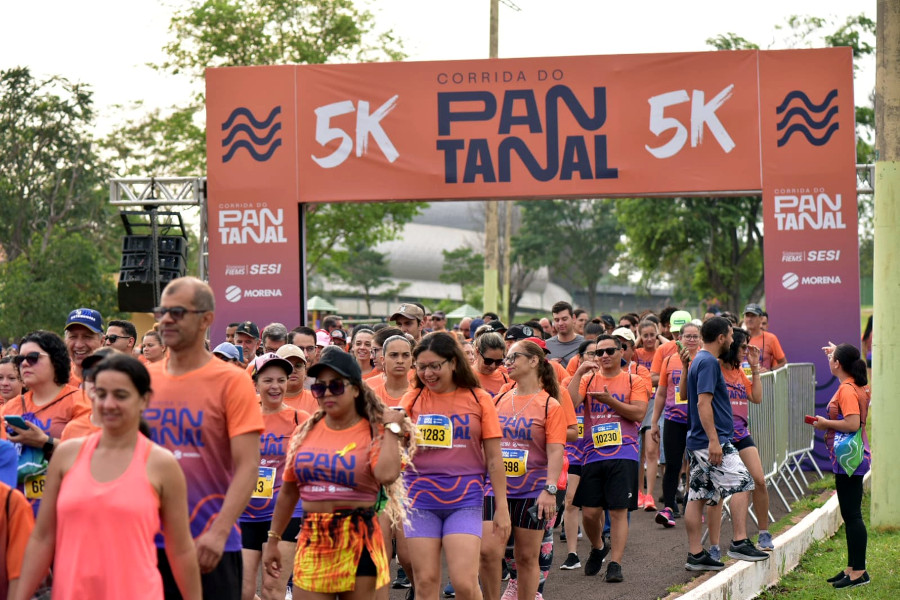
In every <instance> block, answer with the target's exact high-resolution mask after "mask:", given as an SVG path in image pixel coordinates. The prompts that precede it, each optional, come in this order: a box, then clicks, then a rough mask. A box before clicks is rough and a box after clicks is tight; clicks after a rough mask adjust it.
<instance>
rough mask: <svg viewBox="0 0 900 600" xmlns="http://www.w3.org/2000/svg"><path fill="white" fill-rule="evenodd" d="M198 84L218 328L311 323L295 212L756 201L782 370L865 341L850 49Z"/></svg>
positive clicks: (250, 75) (215, 72) (306, 71)
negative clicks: (420, 203)
mask: <svg viewBox="0 0 900 600" xmlns="http://www.w3.org/2000/svg"><path fill="white" fill-rule="evenodd" d="M206 80H207V94H206V98H207V148H208V179H209V184H208V198H209V232H210V235H209V279H210V283H211V284H212V286H213V289H214V290H215V292H216V296H217V303H218V306H217V322H216V324H215V325H214V331H216V332H219V331H223V330H224V325H225V324H226V323H228V322H232V321H242V320H246V319H247V318H252V317H253V316H256V315H259V316H262V315H265V318H266V319H268V320H272V321H281V322H284V323H286V324H295V323H298V322H300V321H301V319H303V318H304V316H303V314H302V313H303V310H302V306H303V301H302V299H303V298H304V297H305V282H304V279H303V273H302V268H301V263H302V248H301V246H302V244H301V223H300V219H301V214H302V211H300V210H299V208H298V207H299V205H300V204H304V203H317V202H367V201H384V200H423V199H424V200H432V199H484V198H496V199H503V198H516V199H521V198H565V197H570V198H586V197H598V196H603V197H610V196H637V197H640V196H678V195H703V194H715V195H719V196H721V195H729V194H731V195H745V194H761V195H762V196H763V206H764V209H763V210H764V227H765V248H764V257H765V258H764V260H765V272H766V304H767V309H768V310H769V312H770V313H771V314H772V316H771V319H770V322H771V324H772V326H773V328H774V329H775V330H777V331H779V333H780V336H779V337H781V340H782V345H783V347H784V349H785V352H786V353H787V355H788V357H789V359H790V360H791V361H792V362H814V363H816V366H817V368H818V370H819V372H820V373H823V372H824V373H828V371H827V368H826V367H827V365H825V363H824V359H823V357H822V353H821V352H819V351H818V347H820V346H821V345H822V342H823V340H824V341H827V339H831V340H835V341H838V340H853V339H858V337H859V259H858V238H857V208H856V174H855V160H856V139H855V119H854V116H855V115H854V104H853V65H852V53H851V50H850V49H849V48H827V49H815V50H784V51H757V50H742V51H733V52H697V53H678V54H641V55H622V56H577V57H557V58H527V59H502V60H496V59H495V60H475V61H446V62H394V63H370V64H349V65H294V66H273V67H237V68H220V69H209V70H208V71H207V78H206ZM826 332H827V334H826ZM214 341H216V340H214ZM823 369H825V370H824V371H823ZM825 379H826V378H824V377H820V380H821V381H820V383H822V384H824V383H826V382H825ZM834 384H835V383H834V382H829V383H828V385H823V386H821V387H822V388H823V389H822V390H821V391H820V392H819V395H820V398H819V401H820V402H822V403H824V402H825V401H826V400H827V396H828V395H829V391H830V390H833V388H834Z"/></svg>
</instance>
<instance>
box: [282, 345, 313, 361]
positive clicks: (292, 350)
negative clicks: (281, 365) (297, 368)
mask: <svg viewBox="0 0 900 600" xmlns="http://www.w3.org/2000/svg"><path fill="white" fill-rule="evenodd" d="M275 354H277V355H278V356H279V357H280V358H289V357H291V356H296V357H297V358H299V359H300V360H302V361H303V364H304V365H305V364H306V355H305V354H304V353H303V350H301V349H300V347H299V346H295V345H294V344H285V345H284V346H282V347H281V348H279V349H278V350H276V351H275Z"/></svg>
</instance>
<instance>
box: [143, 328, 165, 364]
mask: <svg viewBox="0 0 900 600" xmlns="http://www.w3.org/2000/svg"><path fill="white" fill-rule="evenodd" d="M141 355H142V356H143V357H144V358H146V359H147V362H148V363H155V362H159V361H161V360H162V359H164V358H165V357H166V346H165V344H163V342H162V338H161V337H159V332H158V331H154V330H152V329H151V330H150V331H148V332H147V333H145V334H144V337H143V339H142V340H141Z"/></svg>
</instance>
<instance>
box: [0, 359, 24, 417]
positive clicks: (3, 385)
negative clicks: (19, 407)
mask: <svg viewBox="0 0 900 600" xmlns="http://www.w3.org/2000/svg"><path fill="white" fill-rule="evenodd" d="M21 395H22V380H21V379H20V378H19V369H18V368H17V367H16V363H15V357H13V356H6V357H4V358H0V406H3V405H4V404H6V403H7V402H9V401H10V400H12V399H14V398H18V397H19V396H21Z"/></svg>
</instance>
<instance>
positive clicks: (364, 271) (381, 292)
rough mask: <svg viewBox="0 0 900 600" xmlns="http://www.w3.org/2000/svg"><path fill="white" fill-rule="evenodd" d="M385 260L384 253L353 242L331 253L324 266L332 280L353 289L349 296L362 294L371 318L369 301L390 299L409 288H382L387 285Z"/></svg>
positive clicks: (388, 276) (388, 277)
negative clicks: (343, 248) (344, 248)
mask: <svg viewBox="0 0 900 600" xmlns="http://www.w3.org/2000/svg"><path fill="white" fill-rule="evenodd" d="M385 258H386V257H385V255H384V254H382V253H381V252H378V251H376V250H372V249H371V248H369V247H368V246H367V245H366V244H365V243H363V242H354V243H352V244H351V245H350V247H349V248H348V249H346V250H336V251H332V253H331V256H330V257H329V258H328V259H327V261H326V264H325V266H326V271H327V272H328V273H329V277H330V278H331V279H332V280H334V281H336V282H339V283H343V284H347V285H349V286H351V287H352V288H353V290H352V291H351V292H350V293H357V292H362V296H363V298H364V299H365V301H366V312H367V314H368V315H369V316H371V314H372V300H373V299H375V298H393V297H395V296H396V295H397V294H399V293H400V292H401V291H402V290H403V289H405V288H406V287H408V286H409V284H407V283H401V284H399V285H397V286H394V287H390V288H385V286H386V285H387V284H389V283H390V282H391V279H390V276H391V271H390V269H389V268H388V265H387V262H386V261H385ZM376 290H378V291H377V292H376Z"/></svg>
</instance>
